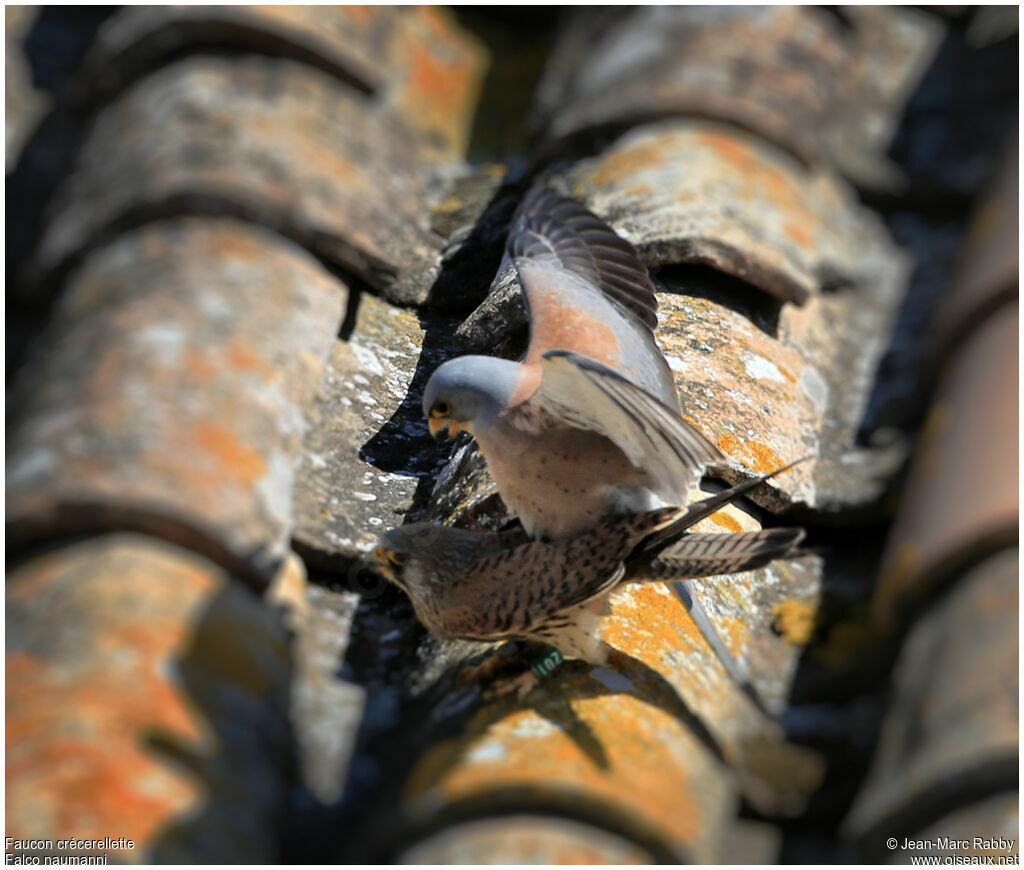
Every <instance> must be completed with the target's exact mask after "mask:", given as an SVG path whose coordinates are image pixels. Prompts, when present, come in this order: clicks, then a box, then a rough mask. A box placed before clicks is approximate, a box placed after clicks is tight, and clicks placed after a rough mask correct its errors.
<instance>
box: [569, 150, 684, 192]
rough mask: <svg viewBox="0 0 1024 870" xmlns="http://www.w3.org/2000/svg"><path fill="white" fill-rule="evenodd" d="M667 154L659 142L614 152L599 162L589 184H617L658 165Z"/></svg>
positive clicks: (602, 185) (667, 151) (601, 185)
mask: <svg viewBox="0 0 1024 870" xmlns="http://www.w3.org/2000/svg"><path fill="white" fill-rule="evenodd" d="M668 153H669V149H668V148H667V147H666V143H664V142H662V141H660V140H653V141H651V142H646V143H642V144H640V145H635V146H633V147H631V148H626V149H623V150H621V151H616V152H614V153H613V154H611V155H609V156H607V157H604V158H603V159H602V160H601V162H600V164H598V166H597V168H596V169H595V170H594V172H593V174H592V175H591V176H590V179H589V183H591V184H595V185H597V186H599V187H604V186H606V185H608V186H610V185H614V184H617V183H618V182H620V181H622V180H623V179H624V178H626V177H628V176H629V175H631V174H633V173H634V172H640V171H643V170H645V169H650V168H651V167H652V166H658V165H660V164H661V163H663V162H664V160H665V157H666V155H667V154H668Z"/></svg>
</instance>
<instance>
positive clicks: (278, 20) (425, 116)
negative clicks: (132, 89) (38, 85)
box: [88, 6, 484, 157]
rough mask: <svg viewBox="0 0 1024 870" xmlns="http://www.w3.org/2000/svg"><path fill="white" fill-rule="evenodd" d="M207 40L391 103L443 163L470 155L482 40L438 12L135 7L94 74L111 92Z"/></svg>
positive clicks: (93, 64)
mask: <svg viewBox="0 0 1024 870" xmlns="http://www.w3.org/2000/svg"><path fill="white" fill-rule="evenodd" d="M203 44H213V45H218V46H222V45H224V44H232V45H239V46H242V47H244V48H248V49H250V50H253V51H262V52H265V53H267V54H270V55H275V54H279V55H282V56H286V57H292V58H294V59H296V60H301V61H303V62H305V63H307V64H310V65H313V66H316V67H318V68H320V69H322V70H323V71H324V72H327V73H329V74H330V75H332V76H334V77H335V78H337V79H339V81H342V82H344V83H347V84H350V85H351V86H353V87H355V88H357V89H358V90H361V91H364V92H366V93H367V94H371V95H374V96H375V97H376V98H377V99H378V100H380V101H381V102H383V103H385V104H386V105H387V107H388V109H389V110H390V111H392V112H393V113H394V114H395V115H396V116H397V117H399V118H401V120H402V121H404V122H405V123H406V124H407V125H408V126H409V127H410V128H411V132H412V133H413V134H414V135H416V136H419V137H420V138H421V140H422V141H421V143H420V144H421V147H423V149H424V150H425V152H427V153H429V154H432V155H434V156H436V157H452V156H457V155H458V154H460V153H461V152H462V150H463V149H464V147H465V143H466V138H467V135H468V132H469V125H470V122H471V115H472V109H473V106H474V102H475V99H476V90H477V85H478V79H479V77H480V75H481V72H482V68H483V63H484V53H483V50H482V49H481V47H480V46H479V45H478V43H477V42H476V40H475V39H474V38H473V37H472V36H470V35H469V34H468V33H466V32H465V31H463V30H461V29H460V28H458V27H457V26H456V25H455V24H454V22H453V21H452V20H451V16H450V15H448V14H446V13H445V12H444V11H442V10H440V9H436V8H431V7H414V6H408V7H400V6H323V7H320V8H317V7H313V6H131V7H125V8H124V9H122V10H120V11H119V12H117V13H116V14H115V15H114V16H113V17H112V18H111V19H110V20H109V21H108V22H107V23H106V24H105V25H104V26H103V27H102V28H101V30H100V32H99V34H98V36H97V40H96V42H95V44H94V45H93V47H92V53H91V55H90V57H89V58H88V72H89V74H90V75H92V76H94V77H95V79H96V81H97V84H99V85H100V86H103V85H106V86H110V85H111V84H113V83H115V82H123V81H127V80H130V78H131V76H132V75H133V74H136V73H137V72H138V71H139V70H140V69H144V68H145V67H146V66H147V65H151V64H153V62H154V61H155V60H156V59H157V58H161V57H167V56H171V55H173V53H174V52H175V51H180V50H181V49H183V48H194V47H195V46H198V45H203Z"/></svg>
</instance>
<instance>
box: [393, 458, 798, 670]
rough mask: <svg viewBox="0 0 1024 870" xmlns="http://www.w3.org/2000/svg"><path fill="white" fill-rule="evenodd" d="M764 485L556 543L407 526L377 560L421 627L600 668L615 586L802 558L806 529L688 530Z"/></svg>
mask: <svg viewBox="0 0 1024 870" xmlns="http://www.w3.org/2000/svg"><path fill="white" fill-rule="evenodd" d="M788 467H790V466H787V468H788ZM783 470H785V469H779V471H783ZM779 471H777V472H774V474H778V473H779ZM771 476H773V475H766V476H764V477H761V478H759V479H756V480H751V481H746V482H744V483H741V484H739V485H737V486H734V487H731V488H729V489H727V490H724V491H722V492H720V493H717V494H716V495H713V496H711V497H710V498H706V499H703V500H701V501H699V502H695V503H694V504H691V505H690V506H689V507H686V508H659V509H656V510H653V511H647V512H644V513H639V514H633V515H630V516H620V517H610V518H607V519H605V520H603V521H602V522H600V523H598V524H597V525H596V526H594V527H593V528H591V529H590V530H588V531H585V532H582V533H580V534H578V535H574V536H572V537H569V538H561V539H558V540H554V541H530V540H528V539H527V538H526V536H525V535H524V534H523V532H522V531H520V530H516V531H511V532H503V533H495V532H477V531H470V530H467V529H455V528H450V527H446V526H437V525H433V524H431V523H413V524H411V525H408V526H401V527H399V528H397V529H392V530H391V531H389V532H386V533H385V534H384V535H383V536H382V538H381V543H380V545H379V546H378V547H377V549H376V550H375V551H374V556H375V558H376V560H377V562H378V563H379V566H380V571H381V573H383V574H384V576H385V577H386V578H387V579H388V580H390V581H391V582H393V583H394V584H396V585H397V586H399V587H401V588H402V589H403V590H404V591H405V592H406V593H407V594H408V596H409V598H410V600H411V601H412V605H413V608H414V609H415V611H416V615H417V616H418V617H419V619H420V621H421V622H422V623H423V624H424V626H426V628H427V629H429V630H430V631H431V632H432V633H434V634H435V635H437V636H439V637H444V638H462V639H467V640H480V641H494V640H534V641H540V642H543V643H546V644H548V645H550V646H553V647H555V648H556V649H557V650H559V652H561V653H562V655H563V656H565V657H566V658H579V659H584V660H585V661H587V662H590V663H591V664H604V663H605V662H606V653H605V650H604V644H603V643H602V641H601V640H600V630H599V629H600V622H601V619H602V618H603V616H605V615H606V614H607V612H608V608H607V598H608V595H609V594H610V593H611V592H612V590H613V589H615V588H616V587H617V586H618V585H619V584H621V583H628V582H644V581H652V580H668V579H682V578H685V577H706V576H712V575H715V574H731V573H736V572H738V571H747V570H751V569H754V568H758V567H760V566H762V565H765V564H767V563H768V562H771V561H772V560H774V559H778V558H786V557H791V556H795V555H799V553H798V552H797V550H796V547H797V545H798V544H799V543H800V541H801V540H802V539H803V537H804V532H803V530H802V529H769V530H765V531H760V532H746V533H740V534H695V533H688V532H687V531H686V530H687V529H688V528H690V527H691V526H692V525H693V524H694V523H696V522H698V521H700V520H701V519H703V518H704V517H707V516H709V515H710V514H712V513H714V512H715V511H716V510H718V509H719V508H721V507H722V506H723V505H725V504H727V503H729V502H730V501H733V500H734V499H736V498H737V497H739V496H740V495H743V494H744V493H746V492H748V491H749V490H750V489H752V488H754V487H755V486H757V485H758V484H760V483H761V482H762V481H764V480H766V479H767V478H768V477H771ZM702 630H703V627H702ZM705 634H706V632H705Z"/></svg>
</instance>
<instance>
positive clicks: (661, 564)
mask: <svg viewBox="0 0 1024 870" xmlns="http://www.w3.org/2000/svg"><path fill="white" fill-rule="evenodd" d="M803 538H804V530H803V529H766V530H764V531H760V532H743V533H740V534H688V535H685V536H684V537H683V538H682V539H681V540H679V541H678V542H677V543H675V544H673V545H672V546H671V547H670V548H669V549H667V550H664V551H663V552H662V553H660V554H659V555H658V556H657V558H655V559H653V560H652V562H651V572H650V573H651V574H652V576H653V578H654V579H663V578H665V577H671V578H673V579H683V578H687V577H693V578H696V577H713V576H715V575H716V574H736V573H738V572H740V571H752V570H753V569H755V568H760V567H762V566H764V565H767V564H768V563H769V562H772V561H773V560H775V559H780V558H785V557H787V556H792V555H795V554H794V550H795V548H796V546H797V545H798V544H799V543H800V541H802V540H803Z"/></svg>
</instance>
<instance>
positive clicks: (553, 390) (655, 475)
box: [531, 351, 722, 503]
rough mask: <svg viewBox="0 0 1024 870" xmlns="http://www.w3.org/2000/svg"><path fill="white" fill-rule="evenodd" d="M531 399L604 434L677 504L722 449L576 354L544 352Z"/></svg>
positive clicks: (623, 381) (626, 383)
mask: <svg viewBox="0 0 1024 870" xmlns="http://www.w3.org/2000/svg"><path fill="white" fill-rule="evenodd" d="M542 366H543V369H542V372H543V373H542V376H541V386H540V388H539V390H538V391H537V393H536V395H535V396H534V397H533V398H532V399H531V403H534V402H538V403H539V405H540V407H541V408H542V409H543V410H544V412H545V413H547V414H548V415H551V416H552V417H553V418H554V419H556V420H557V421H559V422H561V423H564V424H566V425H568V426H571V427H573V428H576V429H584V430H587V431H593V432H598V433H600V434H602V435H604V436H605V437H606V438H609V439H610V440H611V441H612V442H613V443H614V444H615V445H616V446H617V447H618V448H619V449H620V450H621V451H622V452H623V453H625V454H626V456H627V457H628V458H629V460H630V462H632V463H633V465H635V466H636V467H637V468H639V469H642V470H643V471H645V472H647V474H648V475H649V476H650V478H651V480H652V484H651V485H652V488H653V489H654V490H655V491H656V492H657V493H658V494H659V495H660V496H662V498H664V499H665V500H666V501H670V502H672V501H675V502H676V503H679V501H681V500H682V499H684V498H685V496H686V494H687V493H688V492H689V490H691V489H692V488H693V486H694V485H695V484H696V482H697V480H698V479H699V478H700V475H701V474H702V472H703V470H704V467H705V466H707V465H709V464H712V463H714V462H719V461H721V460H722V454H721V453H720V452H719V451H718V449H717V448H716V447H715V446H714V445H712V444H711V443H710V442H709V441H708V440H707V439H706V438H705V437H704V436H703V435H701V434H700V433H699V432H697V430H696V429H694V428H693V427H692V426H690V425H689V424H688V423H687V422H686V421H685V420H683V418H682V417H680V416H679V414H678V413H676V412H675V411H674V410H673V409H672V408H670V407H669V406H668V405H666V404H664V403H663V402H661V401H660V400H659V399H657V398H655V397H654V396H652V395H651V394H650V393H648V392H647V391H645V390H643V389H641V388H640V387H638V386H636V385H635V384H633V383H632V382H630V381H628V380H626V379H625V378H623V377H622V376H621V375H619V374H617V373H616V372H615V371H613V370H612V369H610V368H608V367H607V366H605V365H602V364H601V363H598V362H595V361H594V360H592V359H589V358H587V357H584V356H580V355H579V354H574V353H569V352H566V351H549V352H548V353H546V354H544V357H543V360H542Z"/></svg>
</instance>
